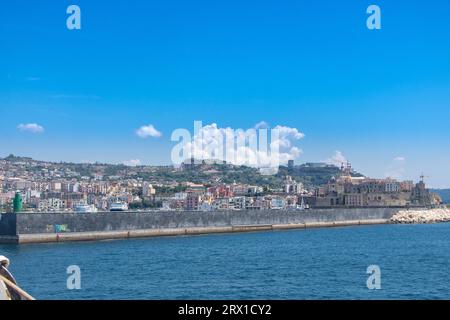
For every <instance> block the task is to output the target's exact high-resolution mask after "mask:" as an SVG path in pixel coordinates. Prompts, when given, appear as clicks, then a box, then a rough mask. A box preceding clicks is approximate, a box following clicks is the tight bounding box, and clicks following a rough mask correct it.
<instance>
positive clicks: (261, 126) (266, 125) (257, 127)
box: [255, 121, 269, 130]
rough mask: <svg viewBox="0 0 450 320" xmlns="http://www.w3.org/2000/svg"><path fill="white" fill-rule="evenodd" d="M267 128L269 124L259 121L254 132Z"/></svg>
mask: <svg viewBox="0 0 450 320" xmlns="http://www.w3.org/2000/svg"><path fill="white" fill-rule="evenodd" d="M267 128H269V124H268V123H267V122H265V121H260V122H258V123H257V124H255V129H256V130H258V129H267Z"/></svg>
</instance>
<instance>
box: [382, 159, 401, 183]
mask: <svg viewBox="0 0 450 320" xmlns="http://www.w3.org/2000/svg"><path fill="white" fill-rule="evenodd" d="M405 164H406V158H405V157H402V156H397V157H395V158H394V159H392V161H391V163H390V165H389V166H388V168H387V170H386V173H385V174H384V175H385V177H387V178H393V179H402V178H403V175H404V174H405Z"/></svg>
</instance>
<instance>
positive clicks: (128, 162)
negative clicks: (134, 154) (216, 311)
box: [122, 159, 142, 167]
mask: <svg viewBox="0 0 450 320" xmlns="http://www.w3.org/2000/svg"><path fill="white" fill-rule="evenodd" d="M122 164H124V165H126V166H129V167H136V166H140V165H142V163H141V160H139V159H131V160H126V161H124V162H122Z"/></svg>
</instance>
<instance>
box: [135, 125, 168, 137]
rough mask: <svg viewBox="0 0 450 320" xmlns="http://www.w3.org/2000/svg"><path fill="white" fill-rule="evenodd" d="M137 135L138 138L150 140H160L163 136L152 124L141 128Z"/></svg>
mask: <svg viewBox="0 0 450 320" xmlns="http://www.w3.org/2000/svg"><path fill="white" fill-rule="evenodd" d="M136 134H137V135H138V137H141V138H148V137H154V138H158V137H161V136H162V133H161V132H159V131H158V130H156V128H155V127H154V126H153V125H151V124H149V125H147V126H142V127H140V128H139V129H137V130H136Z"/></svg>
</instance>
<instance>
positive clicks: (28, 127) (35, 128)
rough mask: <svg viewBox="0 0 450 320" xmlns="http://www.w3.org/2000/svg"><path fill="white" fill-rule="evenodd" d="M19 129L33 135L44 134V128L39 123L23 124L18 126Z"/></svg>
mask: <svg viewBox="0 0 450 320" xmlns="http://www.w3.org/2000/svg"><path fill="white" fill-rule="evenodd" d="M17 129H19V130H20V131H24V132H31V133H42V132H44V127H42V126H40V125H38V124H37V123H25V124H24V123H21V124H19V125H18V126H17Z"/></svg>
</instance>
